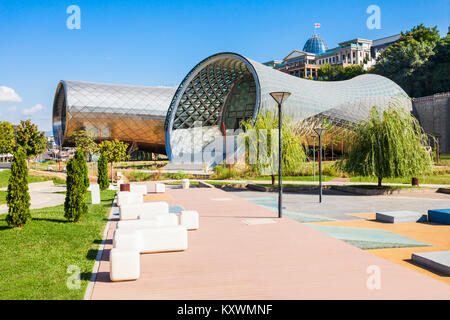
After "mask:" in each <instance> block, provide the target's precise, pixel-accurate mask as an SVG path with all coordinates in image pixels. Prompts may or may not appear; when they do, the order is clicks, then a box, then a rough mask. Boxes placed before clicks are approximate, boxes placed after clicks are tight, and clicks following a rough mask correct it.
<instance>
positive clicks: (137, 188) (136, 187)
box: [130, 183, 147, 194]
mask: <svg viewBox="0 0 450 320" xmlns="http://www.w3.org/2000/svg"><path fill="white" fill-rule="evenodd" d="M130 192H134V193H142V194H147V185H145V184H135V183H132V184H130Z"/></svg>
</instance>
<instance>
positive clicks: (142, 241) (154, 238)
mask: <svg viewBox="0 0 450 320" xmlns="http://www.w3.org/2000/svg"><path fill="white" fill-rule="evenodd" d="M113 246H114V248H118V249H123V250H130V251H133V250H136V249H137V250H138V251H139V252H140V253H155V252H170V251H182V250H186V249H187V248H188V239H187V229H186V228H185V227H183V226H168V227H153V228H143V229H137V230H127V229H116V230H115V231H114V238H113Z"/></svg>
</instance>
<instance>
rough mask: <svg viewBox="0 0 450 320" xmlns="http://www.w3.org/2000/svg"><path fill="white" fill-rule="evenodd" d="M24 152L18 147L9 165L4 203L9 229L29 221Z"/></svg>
mask: <svg viewBox="0 0 450 320" xmlns="http://www.w3.org/2000/svg"><path fill="white" fill-rule="evenodd" d="M25 158H26V156H25V151H24V150H23V148H21V147H19V149H18V150H17V152H16V154H15V155H14V160H13V162H12V164H11V176H10V177H9V181H8V193H7V195H6V202H7V204H8V214H7V215H6V222H7V223H8V225H9V226H10V227H19V228H21V227H22V226H24V225H25V224H26V223H27V222H28V221H29V220H30V219H31V214H30V195H29V194H28V167H27V162H26V160H25Z"/></svg>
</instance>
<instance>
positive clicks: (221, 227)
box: [92, 188, 450, 299]
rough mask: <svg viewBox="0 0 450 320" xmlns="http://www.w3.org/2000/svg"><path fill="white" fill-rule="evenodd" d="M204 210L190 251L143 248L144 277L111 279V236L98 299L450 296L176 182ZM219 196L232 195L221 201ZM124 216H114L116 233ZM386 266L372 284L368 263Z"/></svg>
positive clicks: (286, 223) (180, 199)
mask: <svg viewBox="0 0 450 320" xmlns="http://www.w3.org/2000/svg"><path fill="white" fill-rule="evenodd" d="M168 194H169V195H171V196H172V197H173V200H169V201H168V202H169V204H170V205H181V206H183V207H184V208H185V209H187V210H197V211H198V212H199V213H200V229H199V230H196V231H189V249H188V250H187V251H184V252H174V253H158V254H141V277H140V279H138V280H137V281H129V282H110V280H109V261H108V260H109V249H110V248H111V244H110V243H111V241H108V242H107V243H108V244H107V245H106V247H105V249H106V250H105V251H104V254H103V257H102V261H101V263H100V269H99V273H98V276H97V281H96V283H95V286H94V290H93V293H92V299H449V298H450V287H449V286H447V285H446V284H444V283H441V282H439V281H437V280H434V279H431V278H429V277H427V276H425V275H422V274H419V273H416V272H414V271H412V270H409V269H406V268H404V267H401V266H399V265H396V264H394V263H392V262H389V261H386V260H384V259H381V258H378V257H376V256H374V255H373V254H371V253H368V252H365V251H363V250H360V249H358V248H356V247H353V246H351V245H348V244H346V243H344V242H342V241H339V240H337V239H334V238H332V237H330V236H328V235H325V234H323V233H320V232H319V231H316V230H313V229H311V228H309V227H307V226H305V225H303V224H301V223H299V222H296V221H294V220H291V219H289V218H283V219H281V220H279V219H276V222H277V223H274V224H260V225H247V224H244V223H243V222H242V220H244V219H246V218H258V217H261V218H268V217H273V218H275V216H276V215H275V214H274V213H273V212H271V211H270V210H267V209H265V208H262V207H260V206H257V205H255V204H253V203H250V202H248V201H246V200H244V199H242V198H239V197H236V196H233V195H230V194H228V193H226V192H224V191H221V190H218V189H206V188H205V189H203V188H202V189H200V188H193V189H188V190H181V189H175V190H168ZM213 198H222V200H223V198H232V199H233V201H216V200H213ZM115 224H116V222H113V223H111V225H110V230H109V232H108V239H112V235H113V230H114V228H115ZM370 265H377V266H378V267H379V268H380V270H381V289H379V290H369V289H367V286H366V281H367V278H368V277H369V275H368V274H367V273H366V269H367V267H368V266H370Z"/></svg>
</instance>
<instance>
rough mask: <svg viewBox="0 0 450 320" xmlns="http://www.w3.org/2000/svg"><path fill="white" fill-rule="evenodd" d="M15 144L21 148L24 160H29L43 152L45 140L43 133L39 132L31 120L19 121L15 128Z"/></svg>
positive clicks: (45, 144)
mask: <svg viewBox="0 0 450 320" xmlns="http://www.w3.org/2000/svg"><path fill="white" fill-rule="evenodd" d="M17 144H18V145H20V146H22V148H23V149H24V151H25V153H26V158H27V159H29V158H32V157H35V156H37V155H40V154H41V153H42V152H44V151H45V148H46V146H47V139H45V133H44V132H43V131H39V130H38V126H37V125H35V124H34V123H32V122H31V120H26V121H23V120H21V121H20V125H19V127H18V128H17Z"/></svg>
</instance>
